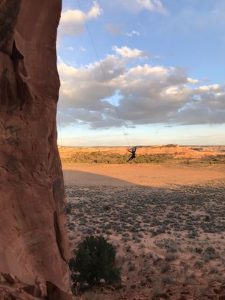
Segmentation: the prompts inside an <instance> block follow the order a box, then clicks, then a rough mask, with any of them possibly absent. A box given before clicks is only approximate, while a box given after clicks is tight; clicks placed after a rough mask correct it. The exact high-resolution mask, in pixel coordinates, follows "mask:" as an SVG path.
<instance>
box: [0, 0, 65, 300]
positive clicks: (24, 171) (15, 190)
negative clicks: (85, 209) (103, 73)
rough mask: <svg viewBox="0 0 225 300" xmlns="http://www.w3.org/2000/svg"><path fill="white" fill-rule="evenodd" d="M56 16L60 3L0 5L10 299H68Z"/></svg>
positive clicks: (1, 180) (1, 193)
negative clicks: (12, 293)
mask: <svg viewBox="0 0 225 300" xmlns="http://www.w3.org/2000/svg"><path fill="white" fill-rule="evenodd" d="M60 12H61V0H38V1H37V0H33V1H27V0H0V273H1V274H2V275H1V276H2V277H0V299H8V298H4V297H6V296H1V295H5V294H4V293H8V290H5V289H4V284H6V285H7V286H8V285H9V284H10V285H12V288H13V285H15V286H16V287H17V294H16V296H15V297H16V298H15V299H32V297H33V296H38V297H39V299H42V298H43V297H45V296H46V295H47V293H48V298H47V299H54V298H55V297H54V296H52V295H54V294H55V295H56V294H57V296H56V297H57V300H60V299H66V298H67V296H66V293H67V291H68V290H69V273H68V268H67V263H66V261H67V259H68V257H67V255H68V254H67V250H68V248H67V241H66V239H65V236H66V234H65V228H64V226H65V218H64V212H63V211H64V185H63V177H62V170H61V163H60V160H59V155H58V150H57V142H56V138H57V135H56V134H57V133H56V107H57V100H58V91H59V77H58V73H57V69H56V31H57V27H58V22H59V18H60ZM1 278H3V279H1ZM49 287H50V288H49ZM18 289H19V290H22V292H21V293H22V294H21V295H20V294H18ZM28 294H29V295H30V296H28ZM24 295H27V298H26V296H24ZM20 297H21V298H20ZM24 297H25V298H24ZM52 297H53V298H52ZM69 298H70V297H69ZM69 298H68V299H69ZM10 299H11V298H10ZM12 299H14V298H12ZM55 299H56V298H55Z"/></svg>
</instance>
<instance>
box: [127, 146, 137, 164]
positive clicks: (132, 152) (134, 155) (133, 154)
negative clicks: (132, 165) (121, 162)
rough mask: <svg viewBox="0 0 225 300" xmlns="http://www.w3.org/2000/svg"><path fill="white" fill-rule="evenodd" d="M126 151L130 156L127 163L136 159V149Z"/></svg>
mask: <svg viewBox="0 0 225 300" xmlns="http://www.w3.org/2000/svg"><path fill="white" fill-rule="evenodd" d="M128 151H129V152H130V153H131V156H130V157H129V159H128V161H130V160H132V159H134V158H135V157H136V151H137V147H132V148H130V149H128ZM128 161H127V162H128Z"/></svg>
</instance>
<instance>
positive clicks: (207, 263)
mask: <svg viewBox="0 0 225 300" xmlns="http://www.w3.org/2000/svg"><path fill="white" fill-rule="evenodd" d="M63 169H64V176H65V184H66V198H67V217H68V230H69V237H70V243H71V248H72V249H76V248H77V245H78V244H79V242H80V241H81V240H83V239H84V237H85V236H88V235H103V236H104V237H105V238H107V240H109V241H110V242H111V243H112V244H113V245H114V246H115V248H116V250H117V265H118V267H120V268H121V275H122V286H121V288H120V289H115V288H114V287H110V288H109V287H106V286H102V287H101V288H100V289H99V288H98V289H95V290H91V291H88V292H87V293H85V294H83V295H80V296H78V297H76V299H82V300H112V299H113V300H154V299H172V300H189V299H193V300H205V299H212V300H214V299H215V300H223V299H225V215H224V211H225V192H224V191H225V172H224V171H225V168H224V166H221V165H220V166H219V165H217V166H216V165H213V166H208V167H207V166H204V167H200V166H194V167H193V166H187V167H184V166H169V165H154V164H152V165H143V164H142V165H100V164H98V165H97V164H96V165H95V164H93V165H88V164H87V165H86V164H85V165H82V164H77V165H64V166H63Z"/></svg>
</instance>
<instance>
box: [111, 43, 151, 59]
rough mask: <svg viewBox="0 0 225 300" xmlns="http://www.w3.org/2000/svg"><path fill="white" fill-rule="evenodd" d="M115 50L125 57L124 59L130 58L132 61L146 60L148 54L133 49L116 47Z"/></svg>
mask: <svg viewBox="0 0 225 300" xmlns="http://www.w3.org/2000/svg"><path fill="white" fill-rule="evenodd" d="M113 50H114V51H115V52H116V53H117V54H119V55H120V56H122V57H124V58H130V59H134V58H146V54H145V53H144V52H143V51H141V50H139V49H131V48H129V47H126V46H124V47H121V48H118V47H116V46H114V47H113Z"/></svg>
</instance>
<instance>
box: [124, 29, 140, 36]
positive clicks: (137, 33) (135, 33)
mask: <svg viewBox="0 0 225 300" xmlns="http://www.w3.org/2000/svg"><path fill="white" fill-rule="evenodd" d="M126 35H127V36H129V37H133V36H140V35H141V34H140V32H139V31H136V30H132V31H130V32H128V33H127V34H126Z"/></svg>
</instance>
